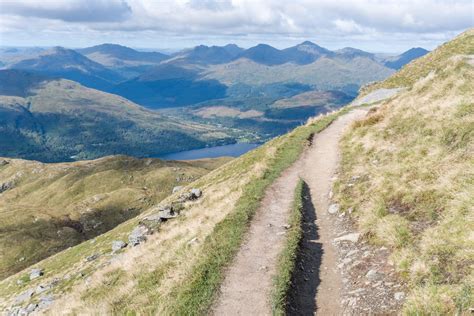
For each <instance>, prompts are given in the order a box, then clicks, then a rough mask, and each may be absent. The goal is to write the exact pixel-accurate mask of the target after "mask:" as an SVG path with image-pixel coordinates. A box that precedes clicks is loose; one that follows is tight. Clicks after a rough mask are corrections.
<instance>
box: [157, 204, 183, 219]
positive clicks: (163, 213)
mask: <svg viewBox="0 0 474 316" xmlns="http://www.w3.org/2000/svg"><path fill="white" fill-rule="evenodd" d="M178 215H179V214H178V212H176V211H175V209H174V208H173V207H171V206H169V205H167V206H164V207H161V208H159V211H158V216H159V217H160V218H161V219H164V220H167V219H170V218H175V217H177V216H178Z"/></svg>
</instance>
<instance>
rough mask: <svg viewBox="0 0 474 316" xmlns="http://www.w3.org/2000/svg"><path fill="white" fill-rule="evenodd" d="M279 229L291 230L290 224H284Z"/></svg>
mask: <svg viewBox="0 0 474 316" xmlns="http://www.w3.org/2000/svg"><path fill="white" fill-rule="evenodd" d="M281 227H283V228H284V229H290V228H291V225H290V224H286V225H283V226H281Z"/></svg>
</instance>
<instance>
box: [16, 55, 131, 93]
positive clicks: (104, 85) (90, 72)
mask: <svg viewBox="0 0 474 316" xmlns="http://www.w3.org/2000/svg"><path fill="white" fill-rule="evenodd" d="M8 68H10V69H22V70H29V71H35V72H39V73H41V74H45V75H50V76H56V77H61V78H65V79H70V80H74V81H77V82H79V83H81V84H83V85H85V86H87V87H91V88H96V89H101V90H108V89H110V88H111V87H112V86H113V84H115V83H117V82H119V81H121V80H122V79H123V78H122V77H121V76H120V75H119V74H117V73H115V72H113V71H111V70H109V69H107V68H105V67H104V66H102V65H101V64H99V63H96V62H94V61H92V60H90V59H88V58H87V57H85V56H83V55H81V54H79V53H77V52H75V51H73V50H71V49H66V48H63V47H55V48H52V49H49V50H46V51H41V52H40V53H39V54H38V55H36V56H35V57H32V58H29V59H24V60H21V61H19V62H17V63H13V64H11V65H9V67H8Z"/></svg>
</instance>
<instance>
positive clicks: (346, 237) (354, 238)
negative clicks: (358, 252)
mask: <svg viewBox="0 0 474 316" xmlns="http://www.w3.org/2000/svg"><path fill="white" fill-rule="evenodd" d="M359 237H360V234H359V233H350V234H347V235H343V236H340V237H337V238H335V239H334V241H335V242H342V241H349V242H354V243H355V242H357V241H358V240H359Z"/></svg>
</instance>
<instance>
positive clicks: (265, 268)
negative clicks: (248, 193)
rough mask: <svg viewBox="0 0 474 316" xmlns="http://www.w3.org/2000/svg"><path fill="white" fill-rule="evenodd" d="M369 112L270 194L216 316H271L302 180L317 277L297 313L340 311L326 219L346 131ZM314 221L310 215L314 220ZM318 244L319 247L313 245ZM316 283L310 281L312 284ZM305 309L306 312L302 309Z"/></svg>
mask: <svg viewBox="0 0 474 316" xmlns="http://www.w3.org/2000/svg"><path fill="white" fill-rule="evenodd" d="M365 114H366V111H365V110H359V109H358V110H353V111H351V112H349V113H347V114H345V115H343V116H341V117H339V118H338V119H337V120H336V121H335V122H333V123H332V124H331V125H330V126H328V127H327V128H326V129H325V130H323V131H322V132H320V133H318V134H317V135H315V136H314V138H313V141H312V145H311V146H310V147H308V148H307V149H306V150H305V152H304V153H303V154H302V156H301V157H300V158H299V159H298V161H296V162H295V163H294V164H293V165H292V166H291V167H289V168H288V169H287V170H286V171H284V172H283V174H282V175H281V176H280V177H279V178H278V179H277V180H276V181H275V182H274V183H273V184H272V185H271V186H270V187H269V188H268V189H267V191H266V193H265V197H264V199H263V201H262V205H261V207H260V209H259V210H258V212H257V214H256V215H255V217H254V219H253V220H252V223H251V225H250V228H249V232H248V233H247V236H246V238H245V240H244V242H243V245H242V247H241V249H240V250H239V252H238V253H237V256H236V258H235V259H234V262H233V263H232V264H231V266H230V267H229V268H228V269H227V271H226V276H225V279H224V282H223V284H222V286H221V289H220V296H219V298H218V299H217V301H216V303H215V305H214V307H213V313H214V314H215V315H271V305H270V295H271V289H272V280H273V277H274V275H275V273H276V264H277V259H278V255H279V253H280V251H281V250H282V248H283V245H284V242H285V230H286V229H285V225H287V221H288V217H289V213H290V209H291V206H292V203H293V199H294V190H295V187H296V185H297V182H298V179H299V178H300V177H301V178H302V179H303V180H304V181H305V182H306V183H307V187H306V188H305V189H306V191H307V196H311V201H308V205H311V207H313V208H314V210H315V211H314V212H313V213H314V215H313V218H311V219H310V220H311V222H312V223H313V224H314V227H307V229H309V230H310V236H312V237H311V238H309V239H308V238H307V240H305V241H304V243H305V244H306V246H308V247H310V249H309V252H310V253H311V257H312V258H311V262H312V264H314V268H313V271H314V274H313V275H308V276H305V278H307V279H308V280H307V281H305V282H307V284H305V285H304V286H308V289H307V290H305V291H304V292H305V293H306V295H305V297H304V298H302V301H301V302H294V304H296V305H297V306H296V305H295V306H293V310H294V312H295V313H296V314H298V313H299V314H305V315H306V314H308V311H310V310H311V309H313V311H314V312H316V311H317V312H318V314H321V315H334V314H338V313H339V312H340V310H339V309H340V288H341V284H342V281H341V276H340V274H339V272H338V271H337V269H336V265H337V264H336V262H337V258H336V250H335V249H334V247H333V245H332V243H331V242H332V239H333V234H332V225H331V219H330V218H329V217H328V216H327V212H326V209H327V206H328V203H329V201H328V195H329V191H330V190H331V186H332V177H333V175H334V173H335V171H336V168H337V166H338V162H339V148H338V144H339V140H340V138H341V136H342V134H343V132H344V130H345V129H346V127H347V126H349V124H350V123H351V122H353V121H354V120H357V119H360V118H362V117H363V116H364V115H365ZM310 217H311V216H310ZM311 244H314V246H311ZM309 278H311V279H309ZM302 308H304V310H302Z"/></svg>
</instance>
